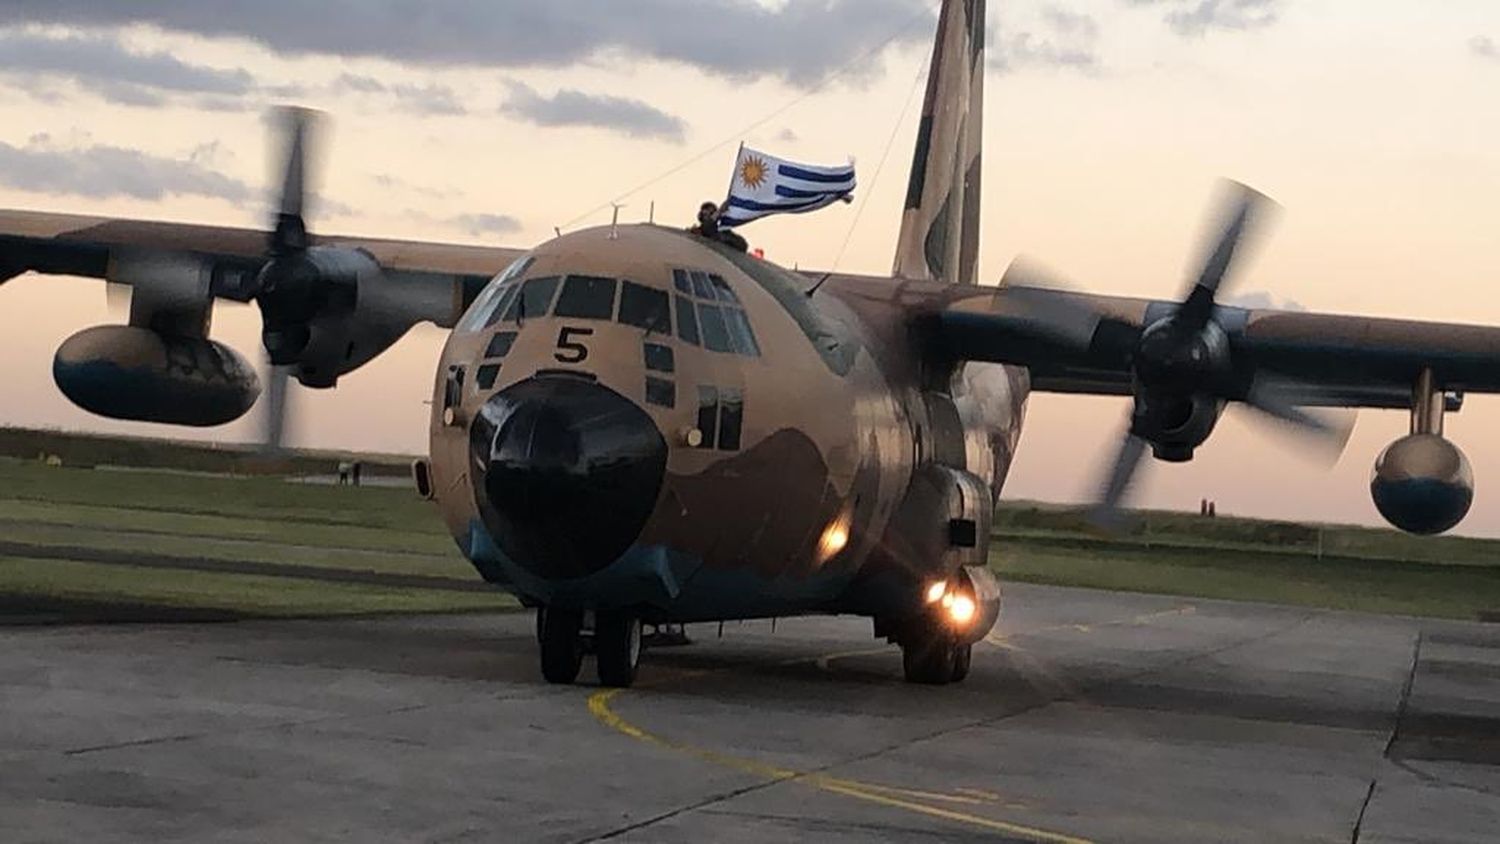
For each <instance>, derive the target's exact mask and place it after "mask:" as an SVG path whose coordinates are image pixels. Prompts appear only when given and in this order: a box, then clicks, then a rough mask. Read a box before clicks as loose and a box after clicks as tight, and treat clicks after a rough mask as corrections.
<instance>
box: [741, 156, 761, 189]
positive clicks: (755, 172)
mask: <svg viewBox="0 0 1500 844" xmlns="http://www.w3.org/2000/svg"><path fill="white" fill-rule="evenodd" d="M766 169H767V168H766V161H765V159H763V158H761V157H760V156H758V155H752V156H750V157H749V158H746V159H745V163H744V164H741V165H740V181H742V182H744V183H745V187H747V188H750V189H751V190H755V189H756V188H759V187H760V186H761V185H762V184H764V183H765V181H766Z"/></svg>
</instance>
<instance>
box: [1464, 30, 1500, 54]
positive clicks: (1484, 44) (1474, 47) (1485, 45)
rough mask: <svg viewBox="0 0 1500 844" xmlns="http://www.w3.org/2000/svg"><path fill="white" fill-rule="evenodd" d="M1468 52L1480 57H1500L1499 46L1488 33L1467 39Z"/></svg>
mask: <svg viewBox="0 0 1500 844" xmlns="http://www.w3.org/2000/svg"><path fill="white" fill-rule="evenodd" d="M1469 52H1471V53H1473V54H1474V55H1476V56H1478V57H1480V58H1481V59H1500V47H1497V46H1496V45H1495V39H1493V38H1491V37H1489V36H1488V35H1476V36H1474V37H1473V38H1470V39H1469Z"/></svg>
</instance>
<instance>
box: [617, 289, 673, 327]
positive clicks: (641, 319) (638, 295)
mask: <svg viewBox="0 0 1500 844" xmlns="http://www.w3.org/2000/svg"><path fill="white" fill-rule="evenodd" d="M619 321H620V322H622V323H624V324H625V325H633V326H635V327H637V328H644V329H647V330H648V331H651V332H653V333H656V334H665V335H668V336H670V335H671V333H672V308H671V305H670V304H668V298H667V291H665V290H657V289H656V288H654V287H644V286H642V285H639V284H636V283H635V282H631V281H621V282H620V317H619Z"/></svg>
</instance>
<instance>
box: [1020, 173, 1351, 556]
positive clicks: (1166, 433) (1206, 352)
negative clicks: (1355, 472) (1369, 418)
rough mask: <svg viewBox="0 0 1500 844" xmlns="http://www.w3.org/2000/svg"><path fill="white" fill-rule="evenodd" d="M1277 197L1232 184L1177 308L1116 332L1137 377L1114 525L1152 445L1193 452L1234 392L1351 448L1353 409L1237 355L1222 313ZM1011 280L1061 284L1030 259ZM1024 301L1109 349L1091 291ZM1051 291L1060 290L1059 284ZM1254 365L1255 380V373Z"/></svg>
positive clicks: (1079, 337) (1052, 324) (1059, 329)
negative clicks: (1347, 411)
mask: <svg viewBox="0 0 1500 844" xmlns="http://www.w3.org/2000/svg"><path fill="white" fill-rule="evenodd" d="M1275 208H1276V206H1275V204H1274V203H1273V202H1272V201H1271V200H1270V199H1268V198H1266V197H1265V196H1264V195H1262V194H1260V193H1258V192H1257V191H1255V190H1253V189H1251V188H1249V187H1246V186H1244V185H1241V184H1239V183H1235V182H1231V183H1229V185H1228V187H1227V190H1226V197H1225V199H1224V200H1223V208H1222V214H1221V219H1222V221H1223V222H1222V225H1221V226H1220V227H1218V228H1217V229H1216V230H1217V232H1218V234H1217V235H1216V236H1215V237H1214V238H1213V240H1211V241H1210V242H1209V243H1208V244H1207V246H1208V248H1206V249H1205V250H1204V254H1205V256H1206V257H1205V259H1204V261H1203V265H1202V269H1201V270H1200V271H1199V272H1198V274H1197V276H1196V278H1194V279H1193V281H1192V284H1191V286H1190V287H1189V288H1188V291H1187V294H1186V295H1185V296H1184V297H1183V299H1182V301H1181V303H1180V304H1178V305H1177V307H1176V308H1175V309H1173V310H1172V311H1171V312H1170V313H1169V314H1167V315H1165V316H1162V317H1160V318H1158V319H1156V321H1154V322H1148V323H1147V324H1146V325H1145V326H1144V327H1142V328H1140V329H1138V330H1136V331H1134V332H1132V333H1130V334H1128V335H1126V336H1128V338H1129V339H1128V340H1127V339H1123V338H1122V337H1121V336H1120V335H1118V334H1116V335H1114V336H1115V340H1114V342H1115V343H1117V344H1118V348H1114V349H1110V350H1108V351H1110V352H1111V353H1113V354H1118V355H1120V356H1122V357H1123V358H1124V363H1125V366H1126V368H1127V369H1128V370H1129V371H1130V373H1131V380H1132V382H1133V384H1134V400H1135V404H1134V408H1133V410H1132V412H1131V416H1130V424H1129V427H1128V428H1127V429H1126V431H1125V435H1124V438H1123V440H1122V442H1121V443H1120V447H1119V449H1118V451H1117V452H1116V455H1115V458H1114V461H1113V462H1112V464H1111V465H1110V468H1109V472H1108V474H1107V475H1105V478H1104V482H1103V484H1101V490H1100V495H1099V499H1098V500H1097V501H1096V502H1095V504H1094V506H1093V508H1092V511H1091V518H1092V521H1094V523H1095V524H1097V525H1099V526H1101V527H1105V528H1117V527H1119V526H1120V524H1121V516H1120V512H1119V507H1120V504H1121V502H1122V501H1124V499H1125V497H1126V495H1127V493H1128V492H1129V489H1130V486H1131V482H1132V481H1133V480H1134V478H1135V474H1136V472H1137V470H1138V469H1139V468H1140V464H1141V461H1142V459H1143V458H1144V457H1145V455H1146V450H1147V448H1150V449H1152V451H1153V452H1155V454H1156V456H1157V457H1159V458H1161V459H1164V460H1170V461H1183V460H1188V459H1190V458H1191V456H1192V453H1193V449H1194V448H1195V447H1196V446H1198V445H1199V444H1201V443H1202V442H1203V440H1204V439H1206V438H1207V436H1208V434H1209V433H1210V431H1211V430H1212V428H1213V425H1214V424H1215V422H1216V421H1217V419H1218V415H1219V412H1220V411H1221V410H1222V409H1223V407H1224V405H1225V404H1227V403H1228V402H1231V401H1237V402H1242V403H1244V404H1247V405H1249V406H1250V407H1252V408H1255V409H1256V410H1258V411H1260V412H1261V413H1262V414H1265V415H1266V416H1268V417H1270V418H1272V419H1275V420H1279V421H1281V422H1283V423H1286V424H1287V425H1289V426H1291V427H1293V428H1294V429H1296V430H1299V431H1302V432H1304V433H1306V434H1309V435H1311V438H1312V439H1313V440H1314V441H1315V442H1317V443H1319V444H1321V445H1322V446H1323V447H1325V448H1326V449H1327V450H1328V451H1330V452H1331V453H1332V454H1333V455H1334V457H1335V458H1336V457H1337V455H1338V454H1339V453H1340V452H1342V450H1343V447H1344V445H1345V443H1346V442H1347V441H1348V438H1349V434H1350V431H1351V429H1352V420H1351V419H1349V418H1348V416H1347V415H1340V414H1330V413H1325V412H1320V411H1315V410H1310V409H1308V408H1306V407H1304V406H1303V405H1309V404H1310V405H1318V404H1332V403H1334V402H1331V401H1329V402H1324V401H1321V400H1320V397H1319V392H1318V390H1317V389H1316V388H1314V387H1312V386H1310V385H1306V384H1301V383H1298V382H1296V381H1293V380H1290V379H1287V378H1284V377H1281V376H1277V375H1274V374H1272V373H1268V372H1256V371H1254V368H1253V366H1252V365H1251V364H1250V362H1248V361H1237V360H1236V359H1235V354H1234V347H1233V345H1232V344H1231V343H1230V342H1229V337H1228V335H1227V334H1226V333H1225V331H1224V329H1223V328H1222V327H1221V326H1220V325H1219V323H1218V322H1217V321H1215V319H1214V314H1215V311H1216V308H1217V307H1218V304H1217V302H1218V298H1219V296H1220V294H1221V293H1222V292H1223V291H1224V290H1226V289H1228V287H1227V285H1229V283H1230V282H1232V280H1233V272H1234V270H1235V268H1236V264H1237V261H1236V259H1237V258H1238V257H1239V256H1241V255H1243V253H1244V252H1245V251H1246V249H1247V248H1248V246H1249V245H1250V244H1251V243H1252V242H1253V241H1254V239H1255V237H1256V236H1257V234H1258V232H1259V230H1260V224H1261V223H1262V222H1263V221H1264V219H1265V217H1267V216H1268V215H1269V213H1270V212H1272V211H1274V210H1275ZM1006 276H1007V279H1006V282H1005V283H1006V284H1016V285H1018V286H1024V287H1030V288H1049V287H1053V288H1055V285H1052V284H1050V283H1047V282H1045V281H1041V280H1039V279H1040V274H1039V273H1038V272H1037V271H1036V270H1034V269H1032V268H1030V267H1027V266H1026V265H1024V264H1018V265H1016V266H1015V267H1013V269H1012V271H1011V272H1007V274H1006ZM1016 292H1017V293H1019V294H1021V295H1020V297H1019V300H1018V301H1019V302H1020V303H1021V307H1022V310H1023V312H1025V313H1026V315H1027V317H1028V319H1030V320H1031V321H1032V323H1033V325H1034V326H1035V328H1036V329H1037V330H1038V331H1039V332H1041V333H1043V334H1045V335H1046V336H1048V337H1049V338H1051V339H1052V340H1053V341H1055V342H1058V343H1061V344H1064V345H1069V346H1072V347H1074V348H1075V349H1077V350H1079V351H1084V352H1087V351H1090V350H1093V351H1095V352H1097V351H1099V350H1100V346H1099V344H1097V343H1096V337H1097V336H1098V334H1099V332H1098V328H1099V327H1100V325H1101V324H1102V323H1103V322H1104V321H1106V320H1109V319H1111V317H1109V316H1108V315H1105V314H1102V313H1100V312H1098V311H1096V310H1094V309H1093V308H1092V307H1090V306H1089V303H1088V301H1087V300H1085V299H1083V298H1081V297H1069V296H1066V295H1062V296H1057V295H1049V296H1036V297H1028V296H1027V295H1026V291H1025V290H1024V289H1021V290H1017V291H1016ZM1049 292H1051V291H1049ZM1247 373H1248V380H1247Z"/></svg>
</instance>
